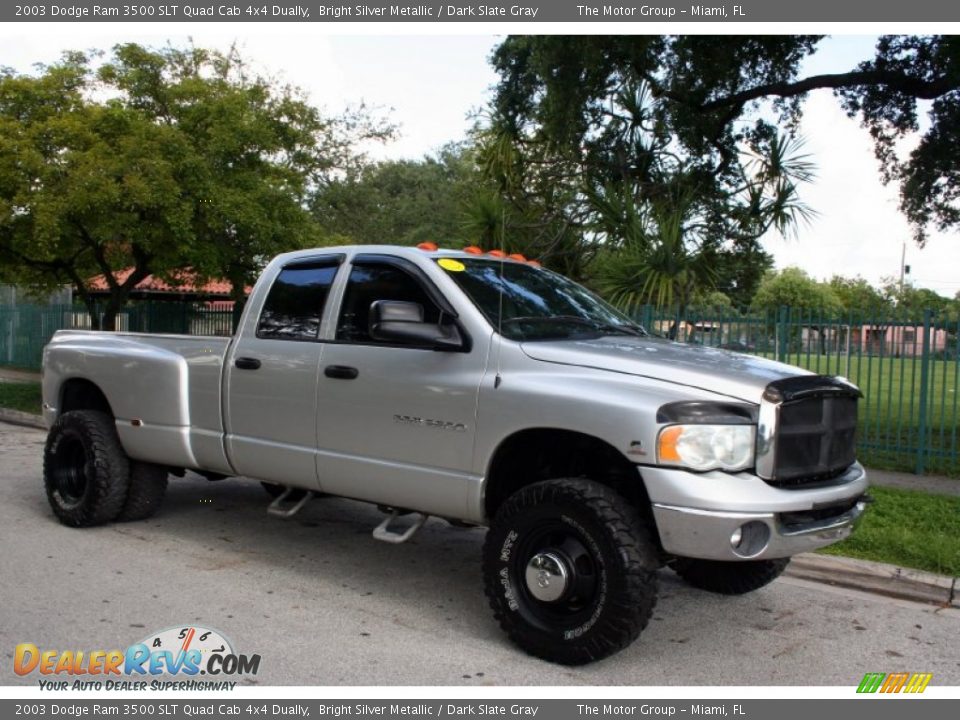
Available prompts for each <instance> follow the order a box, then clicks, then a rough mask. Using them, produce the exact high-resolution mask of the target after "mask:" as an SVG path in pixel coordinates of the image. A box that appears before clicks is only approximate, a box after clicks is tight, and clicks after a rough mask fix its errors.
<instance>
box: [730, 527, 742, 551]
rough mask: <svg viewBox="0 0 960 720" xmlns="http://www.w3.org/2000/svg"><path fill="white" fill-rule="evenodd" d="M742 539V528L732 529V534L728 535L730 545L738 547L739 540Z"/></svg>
mask: <svg viewBox="0 0 960 720" xmlns="http://www.w3.org/2000/svg"><path fill="white" fill-rule="evenodd" d="M741 540H743V530H741V529H740V528H737V529H736V530H734V531H733V535H731V536H730V547H733V548H738V547H740V541H741Z"/></svg>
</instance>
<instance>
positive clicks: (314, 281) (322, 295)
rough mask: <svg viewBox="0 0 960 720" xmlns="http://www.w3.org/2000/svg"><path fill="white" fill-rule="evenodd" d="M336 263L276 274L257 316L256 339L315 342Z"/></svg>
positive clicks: (295, 266) (282, 271)
mask: <svg viewBox="0 0 960 720" xmlns="http://www.w3.org/2000/svg"><path fill="white" fill-rule="evenodd" d="M338 267H339V263H337V262H335V261H330V260H325V261H322V262H317V263H311V264H309V265H307V264H304V265H294V266H291V267H285V268H284V269H283V270H281V271H280V274H279V275H278V276H277V279H276V280H274V282H273V287H271V288H270V294H269V295H267V301H266V302H265V303H264V304H263V311H262V312H261V313H260V322H259V323H258V325H257V337H260V338H268V339H272V340H316V339H317V335H318V333H319V332H320V316H321V315H322V313H323V306H324V304H325V303H326V301H327V294H328V293H329V292H330V284H331V283H332V282H333V277H334V275H336V274H337V268H338Z"/></svg>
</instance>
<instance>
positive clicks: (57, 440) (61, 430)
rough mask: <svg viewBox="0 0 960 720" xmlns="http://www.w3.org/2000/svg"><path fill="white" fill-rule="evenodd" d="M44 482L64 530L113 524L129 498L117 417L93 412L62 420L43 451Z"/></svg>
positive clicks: (68, 415)
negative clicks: (69, 527) (115, 423)
mask: <svg viewBox="0 0 960 720" xmlns="http://www.w3.org/2000/svg"><path fill="white" fill-rule="evenodd" d="M43 482H44V487H45V488H46V492H47V500H48V501H49V502H50V507H51V508H52V509H53V512H54V514H55V515H56V516H57V518H59V520H60V522H62V523H63V524H64V525H71V526H73V527H88V526H91V525H100V524H102V523H105V522H110V521H111V520H114V519H115V518H116V517H117V515H119V514H120V510H121V509H122V508H123V505H124V502H125V501H126V498H127V490H128V487H129V483H130V465H129V461H128V460H127V455H126V453H124V451H123V447H122V446H121V445H120V439H119V438H118V437H117V430H116V427H115V426H114V422H113V418H112V417H110V416H109V415H107V414H106V413H102V412H96V411H92V410H77V411H74V412H68V413H64V414H63V415H61V416H60V417H59V418H57V420H56V422H54V424H53V426H52V427H51V428H50V433H49V434H48V435H47V443H46V446H45V448H44V452H43Z"/></svg>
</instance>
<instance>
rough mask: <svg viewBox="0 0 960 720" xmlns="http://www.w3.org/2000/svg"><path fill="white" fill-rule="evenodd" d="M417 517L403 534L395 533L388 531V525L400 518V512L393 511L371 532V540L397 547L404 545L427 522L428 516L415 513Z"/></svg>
mask: <svg viewBox="0 0 960 720" xmlns="http://www.w3.org/2000/svg"><path fill="white" fill-rule="evenodd" d="M415 514H416V516H417V519H416V521H415V522H414V523H413V525H411V526H410V527H408V528H407V529H406V530H404V531H403V532H397V531H395V530H391V529H390V523H392V522H393V521H394V520H396V519H397V518H398V517H400V511H399V510H394V511H393V512H391V513H390V514H389V515H388V516H387V517H386V518H385V519H384V521H383V522H382V523H380V524H379V525H377V527H376V528H374V530H373V539H374V540H380V541H381V542H386V543H392V544H394V545H399V544H400V543H404V542H406V541H407V540H409V539H410V538H412V537H413V536H414V535H416V534H417V531H418V530H420V528H422V527H423V524H424V523H425V522H427V518H428V517H430V516H429V515H423V514H421V513H415Z"/></svg>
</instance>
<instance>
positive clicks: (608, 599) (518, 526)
mask: <svg viewBox="0 0 960 720" xmlns="http://www.w3.org/2000/svg"><path fill="white" fill-rule="evenodd" d="M658 566H659V561H658V553H657V549H656V546H655V544H654V543H653V541H652V540H651V539H650V536H649V532H648V529H647V528H646V527H645V525H644V523H643V521H642V520H641V518H640V515H639V514H638V513H637V511H636V509H635V508H633V507H631V506H630V505H629V503H627V501H626V500H625V499H624V498H623V497H621V496H620V495H618V494H617V493H616V492H615V491H613V490H611V489H610V488H608V487H606V486H604V485H600V484H598V483H595V482H592V481H590V480H585V479H562V480H549V481H546V482H541V483H536V484H534V485H530V486H528V487H525V488H522V489H521V490H519V491H518V492H517V493H515V494H514V495H512V496H511V497H510V498H508V499H507V501H506V502H505V503H504V504H503V506H502V507H501V508H500V509H499V511H498V512H497V514H496V517H495V518H494V521H493V523H492V525H491V528H490V531H489V532H488V533H487V539H486V542H485V544H484V550H483V567H484V581H485V588H486V594H487V598H488V599H489V601H490V605H491V607H492V608H493V612H494V615H495V616H496V618H497V620H498V621H499V623H500V625H501V627H502V628H503V629H504V630H505V631H506V632H507V634H508V635H509V636H510V637H511V639H513V641H514V642H516V643H517V644H518V645H519V646H520V647H522V648H523V649H524V650H526V651H527V652H528V653H530V654H531V655H536V656H537V657H541V658H544V659H546V660H551V661H553V662H559V663H563V664H568V665H580V664H584V663H588V662H591V661H594V660H599V659H600V658H603V657H606V656H608V655H611V654H613V653H615V652H618V651H619V650H622V649H623V648H625V647H626V646H627V645H629V644H630V643H631V642H633V640H635V639H636V637H637V636H638V635H639V634H640V632H641V631H642V630H643V628H644V627H646V624H647V622H648V621H649V619H650V614H651V613H652V611H653V607H654V605H655V604H656V598H657V586H656V571H657V568H658Z"/></svg>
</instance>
